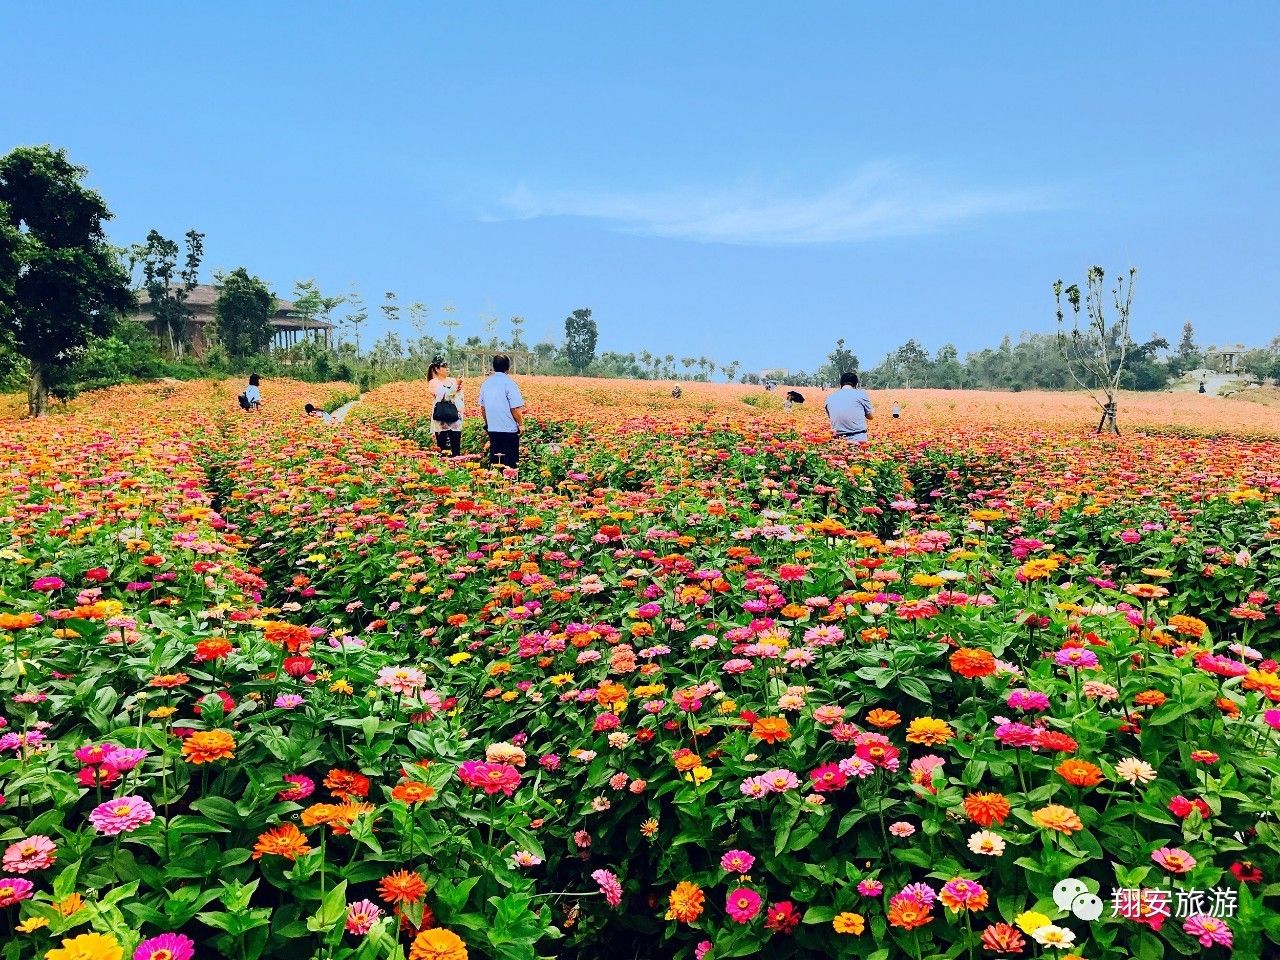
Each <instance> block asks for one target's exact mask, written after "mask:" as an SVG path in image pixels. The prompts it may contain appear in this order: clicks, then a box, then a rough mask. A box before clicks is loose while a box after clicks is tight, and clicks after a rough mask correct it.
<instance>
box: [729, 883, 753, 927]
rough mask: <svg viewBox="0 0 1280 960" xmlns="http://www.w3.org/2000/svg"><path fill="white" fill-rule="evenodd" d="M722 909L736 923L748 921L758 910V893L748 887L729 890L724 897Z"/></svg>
mask: <svg viewBox="0 0 1280 960" xmlns="http://www.w3.org/2000/svg"><path fill="white" fill-rule="evenodd" d="M724 909H725V913H727V914H729V916H730V917H732V918H733V919H734V920H735V921H737V922H738V923H750V922H751V921H752V919H753V918H754V917H755V915H756V914H757V913H759V912H760V894H758V893H756V892H755V891H754V890H752V889H750V888H749V887H738V888H737V889H736V890H730V891H729V895H728V896H727V897H725V901H724Z"/></svg>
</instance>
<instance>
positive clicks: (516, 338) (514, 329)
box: [507, 315, 525, 350]
mask: <svg viewBox="0 0 1280 960" xmlns="http://www.w3.org/2000/svg"><path fill="white" fill-rule="evenodd" d="M507 322H508V323H510V324H511V346H512V348H513V349H515V350H523V349H525V342H524V317H522V316H519V315H516V316H514V317H512V318H511V319H510V320H508V321H507Z"/></svg>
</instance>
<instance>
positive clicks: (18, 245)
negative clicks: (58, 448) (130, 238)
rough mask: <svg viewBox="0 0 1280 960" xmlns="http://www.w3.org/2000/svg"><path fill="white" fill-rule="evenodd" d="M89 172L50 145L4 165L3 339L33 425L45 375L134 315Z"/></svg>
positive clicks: (0, 203) (0, 242) (0, 185)
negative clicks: (21, 372) (17, 366)
mask: <svg viewBox="0 0 1280 960" xmlns="http://www.w3.org/2000/svg"><path fill="white" fill-rule="evenodd" d="M87 172H88V171H87V170H85V168H84V167H77V166H75V165H74V164H73V163H72V162H71V161H70V160H69V159H68V158H67V154H66V151H65V150H54V149H52V148H51V147H48V146H43V147H18V148H17V149H16V150H14V151H12V152H11V153H9V154H8V155H7V156H5V157H2V158H0V339H3V340H5V341H7V342H8V343H9V344H10V345H11V346H12V349H13V350H14V351H15V352H16V353H18V354H20V355H21V356H23V357H25V358H26V360H27V363H28V367H29V379H28V388H27V407H28V410H29V412H30V413H31V415H32V416H35V417H38V416H42V415H43V414H44V412H45V409H46V407H47V405H48V396H49V390H48V380H47V377H48V375H49V374H50V373H51V372H56V370H57V369H58V368H62V367H67V366H70V365H71V364H72V363H73V362H74V361H75V358H76V356H77V355H78V354H79V353H80V352H81V351H83V350H84V348H85V346H86V344H87V343H88V342H89V340H90V338H92V337H101V336H106V335H107V334H108V333H110V332H111V329H112V327H113V325H114V323H115V321H116V320H117V318H118V317H119V315H120V314H122V313H124V312H125V311H128V310H130V309H133V308H134V307H135V306H136V302H135V300H134V297H133V294H132V293H131V292H130V290H129V276H128V274H127V272H126V271H125V268H124V267H123V266H122V265H121V263H120V261H119V259H118V258H117V256H116V254H115V250H114V249H113V248H112V246H111V245H110V244H109V243H107V240H106V237H105V235H104V234H103V230H102V224H103V221H105V220H109V219H111V212H110V211H109V210H108V209H107V205H106V202H105V201H104V200H103V199H102V197H100V196H99V195H98V194H97V193H96V192H94V191H93V190H90V189H89V188H88V187H86V186H85V185H84V184H83V183H82V180H83V179H84V177H85V175H86V174H87Z"/></svg>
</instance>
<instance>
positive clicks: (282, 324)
mask: <svg viewBox="0 0 1280 960" xmlns="http://www.w3.org/2000/svg"><path fill="white" fill-rule="evenodd" d="M219 289H220V288H218V287H216V286H214V285H213V284H208V283H202V284H199V285H198V286H196V287H193V288H192V290H191V293H190V295H189V296H188V297H187V309H188V310H190V311H191V316H190V318H188V320H187V336H186V341H187V343H188V344H190V346H191V353H192V355H193V356H195V357H202V356H204V354H205V352H206V351H207V350H208V349H209V334H208V331H209V330H210V329H212V326H211V325H212V324H213V322H214V305H215V304H216V303H217V302H218V291H219ZM138 302H139V303H140V304H141V309H140V310H139V311H138V312H137V313H135V314H134V315H133V320H135V321H136V322H138V323H144V324H146V325H147V328H148V329H149V330H151V332H152V333H154V334H155V335H156V336H158V337H159V338H160V339H161V340H162V341H167V339H168V337H167V335H166V333H165V331H164V330H161V329H159V328H158V325H157V324H156V322H155V320H154V318H153V317H152V315H151V310H150V297H149V295H148V294H147V291H146V290H139V291H138ZM271 326H272V328H273V330H274V331H275V334H274V336H273V337H272V340H271V347H272V348H273V349H276V350H287V349H288V348H290V347H294V346H297V345H298V344H299V343H302V342H303V341H304V340H305V339H307V338H312V339H316V340H323V341H324V342H325V343H329V342H330V338H331V337H332V335H333V329H334V326H333V324H331V323H325V322H324V321H322V320H314V319H313V320H308V319H307V318H306V317H304V316H303V315H302V314H301V313H299V312H298V308H297V305H296V304H295V303H293V301H291V300H281V299H280V298H278V297H277V298H276V312H275V314H274V315H273V316H272V318H271Z"/></svg>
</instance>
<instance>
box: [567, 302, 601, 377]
mask: <svg viewBox="0 0 1280 960" xmlns="http://www.w3.org/2000/svg"><path fill="white" fill-rule="evenodd" d="M598 338H599V331H598V330H597V329H596V322H595V321H594V320H592V319H591V310H590V309H589V308H587V307H583V308H581V309H578V310H575V311H573V313H571V314H569V316H567V317H565V321H564V354H565V357H566V358H568V360H569V365H570V366H572V367H573V369H574V370H576V371H577V372H578V373H582V372H583V371H584V370H586V369H587V367H589V366H590V365H591V361H592V360H594V359H595V358H596V340H597V339H598Z"/></svg>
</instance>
